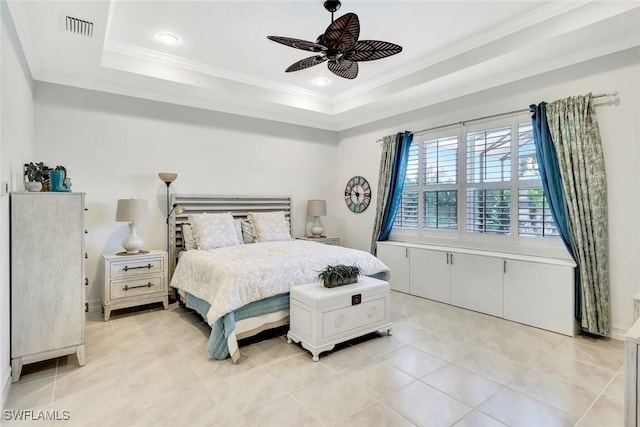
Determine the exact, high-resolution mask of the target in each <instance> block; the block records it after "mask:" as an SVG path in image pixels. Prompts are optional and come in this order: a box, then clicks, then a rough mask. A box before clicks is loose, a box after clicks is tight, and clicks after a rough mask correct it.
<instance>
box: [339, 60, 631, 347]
mask: <svg viewBox="0 0 640 427" xmlns="http://www.w3.org/2000/svg"><path fill="white" fill-rule="evenodd" d="M612 90H618V92H619V95H618V97H617V98H615V101H614V102H611V103H607V100H603V99H599V100H597V101H596V105H599V106H597V107H596V111H597V116H598V122H599V127H600V134H601V136H602V141H603V145H604V155H605V164H606V172H607V182H608V207H609V238H610V241H609V242H610V251H609V252H610V257H609V260H610V269H611V275H610V281H611V303H612V309H611V313H612V324H613V327H614V333H615V334H616V335H617V336H620V333H622V332H623V331H626V330H627V329H628V328H629V327H630V326H631V324H632V314H633V309H632V297H633V295H634V294H635V293H637V292H640V281H639V280H638V277H640V267H639V265H640V263H639V262H638V260H639V259H640V244H639V243H640V231H639V230H638V227H637V225H636V224H637V218H636V217H637V213H638V211H639V210H638V209H639V208H640V191H638V189H639V188H640V173H639V172H638V171H639V169H640V168H639V167H638V165H640V148H639V147H640V120H639V118H640V48H634V49H630V50H626V51H622V52H620V53H617V54H613V55H608V56H605V57H602V58H599V59H597V60H593V61H589V62H586V63H583V64H578V65H575V66H571V67H568V68H565V69H561V70H558V71H554V72H550V73H546V74H543V75H540V76H537V77H535V78H530V79H526V80H524V81H520V82H516V83H513V84H508V85H505V86H502V87H499V88H495V89H492V90H487V91H483V92H480V93H476V94H474V95H470V96H466V97H464V98H459V99H456V100H453V101H450V102H446V103H442V104H439V105H435V106H432V107H429V108H425V109H422V110H417V111H413V112H410V113H407V114H403V115H399V116H396V117H390V118H388V119H386V120H383V121H380V122H378V123H375V124H371V125H367V126H362V127H360V128H355V129H350V130H347V131H343V132H341V133H340V134H339V145H338V162H339V163H338V168H337V170H338V182H339V185H338V188H337V190H336V191H335V194H336V196H335V197H334V198H333V201H334V203H339V202H340V203H344V202H341V191H342V189H343V185H344V184H343V183H346V181H347V180H348V179H349V177H351V176H352V175H355V174H362V175H363V176H365V177H366V178H368V179H369V181H370V183H371V184H372V187H373V189H374V194H375V191H377V181H378V163H379V159H380V152H381V147H380V145H379V144H377V143H376V140H377V139H379V138H381V137H382V136H384V135H389V134H395V133H397V132H400V131H404V130H413V131H418V130H421V129H426V128H429V127H433V126H438V125H444V124H449V123H453V122H458V121H464V120H469V119H473V118H477V117H482V116H486V115H490V114H499V113H503V112H508V111H514V110H519V109H522V108H527V107H528V106H529V105H530V104H533V103H539V102H540V101H547V102H550V101H554V100H556V99H559V98H563V97H567V96H571V95H580V94H585V93H588V92H593V93H594V94H595V93H602V92H610V91H612ZM602 104H606V105H602ZM376 201H377V198H374V200H373V201H372V208H369V209H368V210H367V211H365V212H364V213H363V214H361V215H356V214H352V213H350V212H349V211H348V210H347V209H346V207H344V208H342V209H340V210H339V211H338V212H339V219H338V221H339V232H340V236H341V238H342V241H343V242H344V243H345V244H346V245H348V246H352V247H356V248H360V249H368V248H369V245H370V238H371V229H372V226H373V218H374V214H375V202H376Z"/></svg>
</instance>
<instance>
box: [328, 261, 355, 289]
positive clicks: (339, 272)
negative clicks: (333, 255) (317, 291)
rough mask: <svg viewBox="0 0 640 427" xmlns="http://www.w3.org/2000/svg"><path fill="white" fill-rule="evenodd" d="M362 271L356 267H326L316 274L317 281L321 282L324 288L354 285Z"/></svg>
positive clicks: (339, 265)
mask: <svg viewBox="0 0 640 427" xmlns="http://www.w3.org/2000/svg"><path fill="white" fill-rule="evenodd" d="M361 273H362V270H361V269H360V267H358V266H357V265H344V264H338V265H328V266H326V267H325V268H324V270H322V271H320V272H319V273H318V280H320V281H322V283H323V284H324V286H325V287H326V288H334V287H336V286H342V285H348V284H351V283H356V282H357V281H358V276H359V275H360V274H361Z"/></svg>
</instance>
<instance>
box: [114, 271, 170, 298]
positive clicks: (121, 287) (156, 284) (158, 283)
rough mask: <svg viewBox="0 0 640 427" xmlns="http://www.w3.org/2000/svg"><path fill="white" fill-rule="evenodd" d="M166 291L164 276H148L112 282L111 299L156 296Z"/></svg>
mask: <svg viewBox="0 0 640 427" xmlns="http://www.w3.org/2000/svg"><path fill="white" fill-rule="evenodd" d="M165 290H166V288H165V283H164V276H162V275H155V276H146V277H140V278H139V279H128V280H114V281H112V282H111V299H112V300H115V299H118V298H127V297H136V296H140V295H148V294H155V293H158V292H164V291H165Z"/></svg>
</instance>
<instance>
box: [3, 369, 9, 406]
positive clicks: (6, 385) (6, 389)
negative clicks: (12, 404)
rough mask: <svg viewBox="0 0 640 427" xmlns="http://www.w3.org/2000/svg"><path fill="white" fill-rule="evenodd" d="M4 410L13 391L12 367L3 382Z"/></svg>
mask: <svg viewBox="0 0 640 427" xmlns="http://www.w3.org/2000/svg"><path fill="white" fill-rule="evenodd" d="M2 384H3V385H2V410H3V411H4V408H6V406H7V400H9V392H10V391H11V367H9V369H7V376H6V378H4V381H3V382H2Z"/></svg>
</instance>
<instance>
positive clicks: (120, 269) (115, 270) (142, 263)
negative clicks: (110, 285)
mask: <svg viewBox="0 0 640 427" xmlns="http://www.w3.org/2000/svg"><path fill="white" fill-rule="evenodd" d="M163 271H164V259H163V258H156V259H139V260H135V259H127V260H125V261H119V262H113V263H112V264H111V278H112V279H118V278H129V277H135V276H141V275H147V274H162V272H163Z"/></svg>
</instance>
